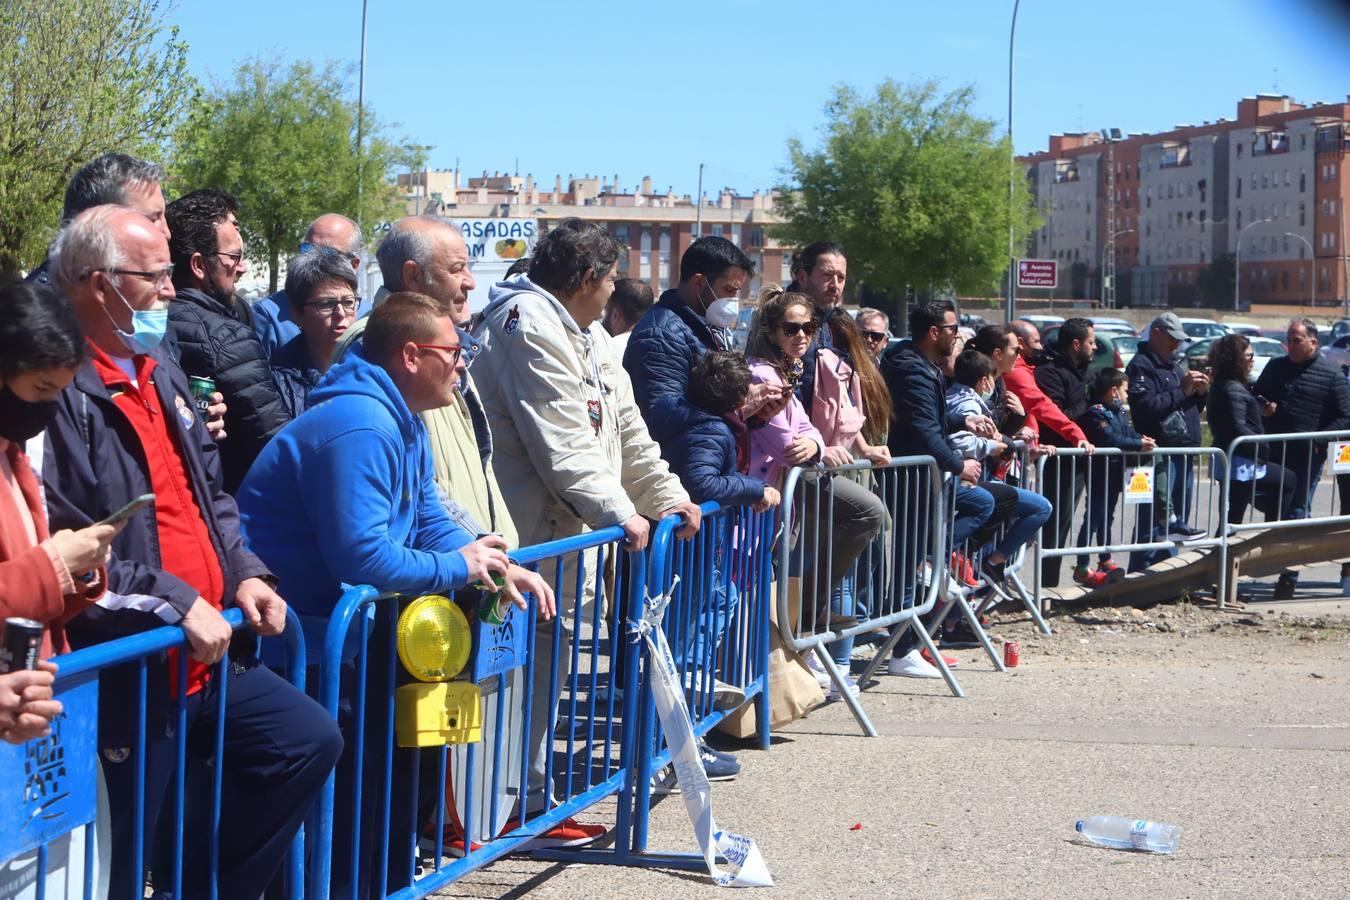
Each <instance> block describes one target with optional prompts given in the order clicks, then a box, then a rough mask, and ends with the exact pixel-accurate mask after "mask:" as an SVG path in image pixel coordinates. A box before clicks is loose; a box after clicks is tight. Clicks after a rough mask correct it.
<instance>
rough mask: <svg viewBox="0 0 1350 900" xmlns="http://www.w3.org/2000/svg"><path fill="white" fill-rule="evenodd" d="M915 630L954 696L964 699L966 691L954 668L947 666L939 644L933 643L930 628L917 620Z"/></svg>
mask: <svg viewBox="0 0 1350 900" xmlns="http://www.w3.org/2000/svg"><path fill="white" fill-rule="evenodd" d="M914 630H915V631H916V632H917V633H918V635H919V641H920V642H922V644H923V645H924V646H925V647H927V648H928V652H929V654H930V655H931V656H932V657H933V664H934V665H935V666H937V670H938V671H939V672H940V673H942V680H943V681H945V682H947V689H948V690H949V691H951V692H952V696H953V697H957V698H960V699H964V698H965V696H966V692H965V691H963V690H962V689H961V685H960V684H959V683H958V682H957V680H956V676H955V675H953V674H952V670H951V669H950V668H948V667H947V663H946V661H945V660H943V658H942V654H941V653H940V652H938V648H937V644H935V643H933V638H932V636H931V635H929V633H928V629H927V628H924V627H923V623H922V622H919V621H917V620H915V622H914Z"/></svg>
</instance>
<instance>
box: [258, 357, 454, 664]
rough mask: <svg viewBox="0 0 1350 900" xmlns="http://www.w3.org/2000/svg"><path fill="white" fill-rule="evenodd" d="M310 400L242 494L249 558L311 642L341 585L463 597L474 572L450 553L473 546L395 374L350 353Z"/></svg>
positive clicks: (264, 455) (278, 438) (260, 461)
mask: <svg viewBox="0 0 1350 900" xmlns="http://www.w3.org/2000/svg"><path fill="white" fill-rule="evenodd" d="M309 399H310V406H309V409H308V410H306V411H305V412H304V413H302V414H301V415H300V417H299V418H297V419H296V420H295V421H294V422H292V423H291V424H290V425H287V426H286V427H285V428H284V429H282V430H281V432H280V433H279V434H277V436H276V437H275V438H273V440H272V441H271V443H269V444H268V445H267V447H266V448H265V449H264V450H263V452H262V454H261V455H260V456H259V457H258V461H257V462H256V463H255V464H254V466H253V468H252V469H251V470H250V471H249V473H248V477H247V478H245V479H244V483H243V485H242V486H241V487H240V489H239V494H238V500H239V512H240V517H241V519H242V521H243V526H244V532H245V534H246V535H247V537H248V542H249V546H250V547H251V548H252V549H253V551H254V552H255V553H257V554H258V556H259V557H261V558H262V559H263V560H264V561H266V562H267V563H268V565H269V567H270V568H271V569H272V571H273V572H275V573H276V575H277V577H278V578H279V579H280V584H279V585H278V590H279V591H280V593H281V595H282V596H283V597H285V598H286V599H287V600H288V601H289V602H290V603H291V605H292V606H293V607H295V610H296V612H297V613H298V614H299V615H300V616H301V617H302V619H303V620H304V621H305V628H306V633H307V636H309V637H314V636H315V634H316V631H315V626H316V625H318V626H320V627H321V626H322V625H323V624H324V623H326V621H327V619H328V616H329V614H330V613H331V612H332V610H333V607H334V605H335V604H336V603H337V600H338V596H339V595H340V594H341V592H342V590H343V586H344V585H361V584H368V585H372V586H374V587H375V588H377V589H379V590H380V591H398V592H401V593H429V592H442V591H446V590H451V589H454V588H458V587H462V586H463V585H464V584H465V582H466V581H467V579H468V566H467V564H466V563H465V560H464V557H463V556H461V555H460V554H459V553H456V552H454V551H456V550H458V549H459V548H460V547H463V546H464V545H465V544H468V543H469V542H470V541H472V540H473V539H474V537H475V536H474V535H470V534H468V533H466V532H465V531H463V530H462V529H460V528H459V527H457V526H456V525H455V524H454V523H453V522H451V520H450V518H449V517H448V516H447V515H446V512H445V508H444V507H443V506H442V505H441V502H440V500H439V499H438V498H437V496H436V485H435V482H434V481H433V480H432V475H431V472H432V464H431V453H430V451H429V450H428V448H427V437H426V427H425V426H424V425H423V424H422V420H421V419H419V418H418V417H417V416H416V415H414V414H413V413H412V411H411V410H409V409H408V405H407V403H406V402H405V401H404V399H403V396H402V394H400V393H399V391H398V388H397V387H396V386H395V385H394V382H393V380H392V379H391V378H390V377H389V375H388V373H386V372H385V371H384V369H382V368H380V367H379V366H376V365H373V364H371V363H369V362H367V361H366V360H365V359H364V358H363V357H362V356H361V353H360V351H359V350H350V351H348V353H347V356H346V357H345V358H344V359H343V360H342V361H341V362H339V363H337V364H336V365H334V366H333V367H332V368H331V369H329V370H328V372H327V373H326V375H325V376H324V379H323V381H322V382H321V383H320V384H319V386H318V387H316V388H315V389H314V391H313V392H312V393H311V394H310V398H309ZM319 633H321V632H319ZM311 646H323V644H322V643H319V644H318V645H313V644H311Z"/></svg>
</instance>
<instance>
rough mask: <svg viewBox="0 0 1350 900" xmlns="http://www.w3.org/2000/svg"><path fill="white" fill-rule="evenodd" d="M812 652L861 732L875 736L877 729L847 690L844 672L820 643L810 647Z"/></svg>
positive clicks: (851, 693) (855, 698) (856, 699)
mask: <svg viewBox="0 0 1350 900" xmlns="http://www.w3.org/2000/svg"><path fill="white" fill-rule="evenodd" d="M812 652H814V653H815V654H816V659H818V660H820V664H821V665H822V666H824V667H825V671H826V672H829V673H830V681H832V682H833V683H834V686H835V689H836V690H838V691H839V696H840V697H842V698H843V700H844V702H845V703H846V704H848V711H849V712H851V713H853V718H855V719H857V720H858V725H859V726H860V727H861V728H862V730H863V733H864V734H866V735H867V736H868V737H876V736H877V730H876V728H875V727H874V726H873V725H872V720H871V719H870V718H868V716H867V713H865V712H863V708H862V704H861V703H859V702H858V698H857V697H855V696H853V692H852V691H851V690H849V688H848V680H847V679H846V678H845V676H844V673H843V672H840V671H839V666H837V665H836V664H835V662H834V658H833V657H831V656H830V654H828V653H826V652H825V648H824V647H823V646H821V645H820V644H817V645H816V646H815V647H814V648H813V649H812Z"/></svg>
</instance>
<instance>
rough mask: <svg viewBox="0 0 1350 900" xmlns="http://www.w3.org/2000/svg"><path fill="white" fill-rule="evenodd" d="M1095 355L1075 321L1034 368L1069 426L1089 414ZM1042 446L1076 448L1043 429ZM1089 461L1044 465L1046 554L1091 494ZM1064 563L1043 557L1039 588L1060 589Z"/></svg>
mask: <svg viewBox="0 0 1350 900" xmlns="http://www.w3.org/2000/svg"><path fill="white" fill-rule="evenodd" d="M1096 352H1097V336H1096V333H1095V331H1094V330H1093V327H1092V322H1091V321H1090V320H1088V319H1084V318H1079V317H1075V318H1072V319H1068V320H1066V321H1065V322H1064V324H1063V325H1061V326H1060V327H1059V340H1058V342H1057V344H1056V346H1054V347H1046V348H1045V350H1044V353H1043V356H1042V359H1041V362H1040V363H1039V364H1038V365H1037V366H1036V372H1035V377H1036V386H1037V387H1038V388H1040V389H1041V391H1042V392H1043V393H1044V394H1045V396H1046V397H1048V398H1049V399H1050V401H1051V402H1052V403H1054V404H1055V406H1056V407H1058V408H1059V409H1061V410H1063V411H1064V415H1065V416H1067V417H1068V418H1069V419H1070V420H1071V421H1074V422H1077V421H1079V420H1080V419H1082V418H1083V415H1084V414H1085V413H1086V412H1087V410H1088V395H1087V382H1086V379H1087V369H1088V364H1089V363H1090V362H1092V356H1093V354H1094V353H1096ZM1041 443H1043V444H1050V445H1051V446H1055V447H1070V446H1072V445H1071V444H1070V443H1069V442H1068V440H1066V439H1065V438H1064V437H1063V436H1062V435H1061V434H1060V433H1059V432H1058V431H1056V430H1055V429H1053V428H1051V427H1049V426H1047V425H1046V424H1045V423H1041ZM1089 466H1090V461H1088V460H1083V459H1079V458H1077V457H1067V458H1061V457H1058V456H1054V457H1051V458H1050V459H1047V460H1046V461H1045V483H1044V484H1043V485H1042V487H1041V490H1042V493H1044V495H1045V497H1046V498H1047V499H1048V500H1049V501H1050V503H1051V504H1052V505H1053V506H1054V508H1055V512H1054V515H1053V516H1051V518H1050V521H1049V522H1046V523H1045V528H1043V529H1041V546H1042V547H1043V548H1045V549H1047V550H1051V549H1058V548H1059V547H1063V546H1064V542H1065V541H1066V540H1067V539H1068V537H1069V529H1070V528H1071V527H1072V526H1073V518H1074V512H1075V510H1076V509H1077V507H1078V501H1079V500H1080V499H1081V498H1082V496H1083V492H1084V491H1085V490H1087V472H1088V468H1089ZM1062 563H1063V560H1062V559H1059V558H1057V557H1049V556H1047V557H1045V558H1043V559H1042V561H1041V584H1042V585H1044V586H1045V587H1058V586H1059V571H1060V568H1061V564H1062Z"/></svg>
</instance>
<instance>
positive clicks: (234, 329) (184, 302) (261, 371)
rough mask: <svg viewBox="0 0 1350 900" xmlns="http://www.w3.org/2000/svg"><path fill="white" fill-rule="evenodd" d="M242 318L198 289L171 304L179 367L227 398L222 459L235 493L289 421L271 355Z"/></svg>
mask: <svg viewBox="0 0 1350 900" xmlns="http://www.w3.org/2000/svg"><path fill="white" fill-rule="evenodd" d="M235 306H236V307H238V304H237V303H236V304H235ZM245 309H246V307H245ZM240 315H241V312H240V309H238V308H228V307H226V306H225V305H224V304H223V303H221V302H220V301H218V300H215V299H213V298H211V297H208V296H207V295H206V294H204V293H202V292H201V291H199V290H195V289H193V288H182V289H180V290H179V291H178V296H177V297H175V298H174V299H173V301H172V302H171V303H170V304H169V337H170V339H171V340H172V342H173V347H174V348H175V351H176V354H177V359H178V364H179V366H180V367H181V368H182V370H183V371H184V372H185V373H187V375H189V376H193V375H198V376H203V377H206V378H210V379H213V380H214V381H215V383H216V390H218V391H220V393H221V394H222V395H223V396H224V397H225V405H226V407H227V409H226V412H225V435H226V437H225V439H224V440H223V441H221V442H220V459H221V469H222V471H223V473H224V476H225V490H227V491H230V492H233V491H234V490H235V488H237V487H238V486H239V483H240V482H241V481H243V480H244V474H245V473H246V472H248V467H249V466H250V465H252V463H253V460H254V459H256V458H257V456H258V454H259V453H260V452H261V451H262V448H263V446H264V445H265V444H266V443H267V441H268V439H269V438H271V437H272V435H274V434H276V433H277V432H278V431H280V430H281V427H282V426H283V425H285V424H286V423H287V422H289V421H290V416H289V415H288V414H287V411H286V404H285V403H284V402H282V399H281V394H280V392H279V391H278V390H277V385H276V382H275V381H274V380H273V378H272V370H271V367H270V366H269V365H268V358H267V354H265V353H264V352H263V348H262V344H260V343H258V336H257V335H256V334H254V333H253V328H252V326H251V325H249V324H247V323H246V322H245V321H243V320H242V319H241V318H240Z"/></svg>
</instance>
